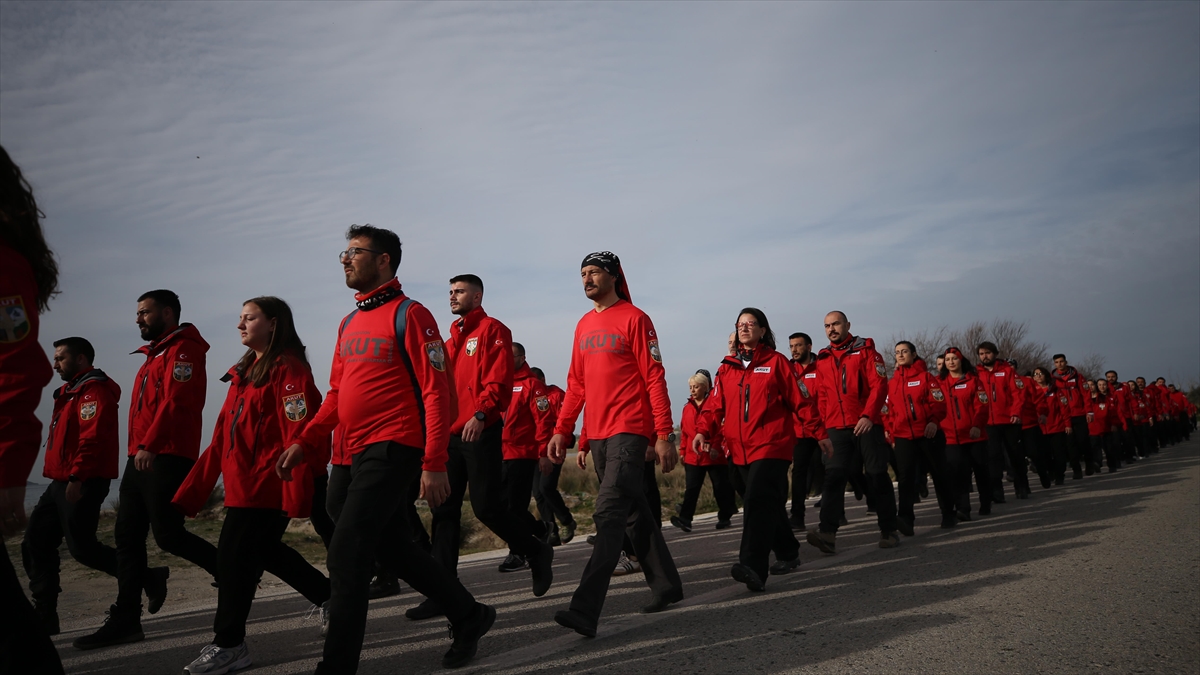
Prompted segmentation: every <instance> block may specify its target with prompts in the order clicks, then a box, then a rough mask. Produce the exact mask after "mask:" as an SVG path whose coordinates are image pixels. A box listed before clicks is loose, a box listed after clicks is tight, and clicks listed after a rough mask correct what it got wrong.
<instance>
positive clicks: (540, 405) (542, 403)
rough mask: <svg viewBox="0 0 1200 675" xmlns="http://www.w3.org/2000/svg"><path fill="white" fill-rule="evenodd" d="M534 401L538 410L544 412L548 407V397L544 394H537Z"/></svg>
mask: <svg viewBox="0 0 1200 675" xmlns="http://www.w3.org/2000/svg"><path fill="white" fill-rule="evenodd" d="M536 403H537V409H538V412H546V411H547V410H549V409H550V399H549V398H547V397H545V396H539V397H538V398H537V401H536Z"/></svg>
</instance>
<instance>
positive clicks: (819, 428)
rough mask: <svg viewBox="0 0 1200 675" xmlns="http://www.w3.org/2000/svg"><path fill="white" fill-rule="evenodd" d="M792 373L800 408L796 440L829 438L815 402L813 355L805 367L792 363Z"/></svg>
mask: <svg viewBox="0 0 1200 675" xmlns="http://www.w3.org/2000/svg"><path fill="white" fill-rule="evenodd" d="M791 363H792V372H793V373H795V375H796V387H797V388H798V389H799V390H800V408H799V409H798V410H796V415H795V425H794V427H795V429H794V430H795V432H796V438H815V439H816V440H818V441H820V440H824V439H826V438H829V432H827V431H825V424H824V422H823V421H822V420H821V407H820V404H819V403H818V401H817V358H816V355H815V354H814V355H813V358H812V360H810V361H809V362H808V365H807V366H802V365H800V364H799V363H796V362H795V361H792V362H791Z"/></svg>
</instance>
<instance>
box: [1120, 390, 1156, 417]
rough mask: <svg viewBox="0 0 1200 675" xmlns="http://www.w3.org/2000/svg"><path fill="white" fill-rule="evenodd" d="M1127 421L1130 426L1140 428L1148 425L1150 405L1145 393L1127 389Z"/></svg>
mask: <svg viewBox="0 0 1200 675" xmlns="http://www.w3.org/2000/svg"><path fill="white" fill-rule="evenodd" d="M1126 388H1127V389H1128V390H1129V421H1130V424H1133V425H1135V426H1141V425H1143V424H1148V423H1149V422H1150V419H1151V405H1152V404H1151V403H1150V401H1149V400H1148V397H1147V396H1146V392H1145V391H1143V390H1141V389H1137V388H1129V387H1126Z"/></svg>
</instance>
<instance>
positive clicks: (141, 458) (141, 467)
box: [133, 450, 154, 471]
mask: <svg viewBox="0 0 1200 675" xmlns="http://www.w3.org/2000/svg"><path fill="white" fill-rule="evenodd" d="M133 468H135V469H137V470H138V471H154V453H153V452H148V451H146V450H138V451H137V454H136V455H134V456H133Z"/></svg>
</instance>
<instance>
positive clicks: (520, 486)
mask: <svg viewBox="0 0 1200 675" xmlns="http://www.w3.org/2000/svg"><path fill="white" fill-rule="evenodd" d="M535 473H538V461H537V460H536V459H506V460H504V462H503V463H502V464H501V468H500V484H501V486H502V497H503V500H504V508H505V509H506V510H507V511H508V513H509V517H510V518H512V519H514V520H517V521H520V522H522V523H525V526H526V527H527V528H528V529H529V531H530V532H535V533H537V535H535V536H539V535H541V533H542V532H543V531H544V529H545V527H546V526H545V525H543V524H542V521H541V519H539V518H534V517H533V514H532V513H530V512H529V500H530V499H532V498H533V482H534V474H535ZM509 552H510V553H516V551H513V550H512V547H511V546H510V547H509Z"/></svg>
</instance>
